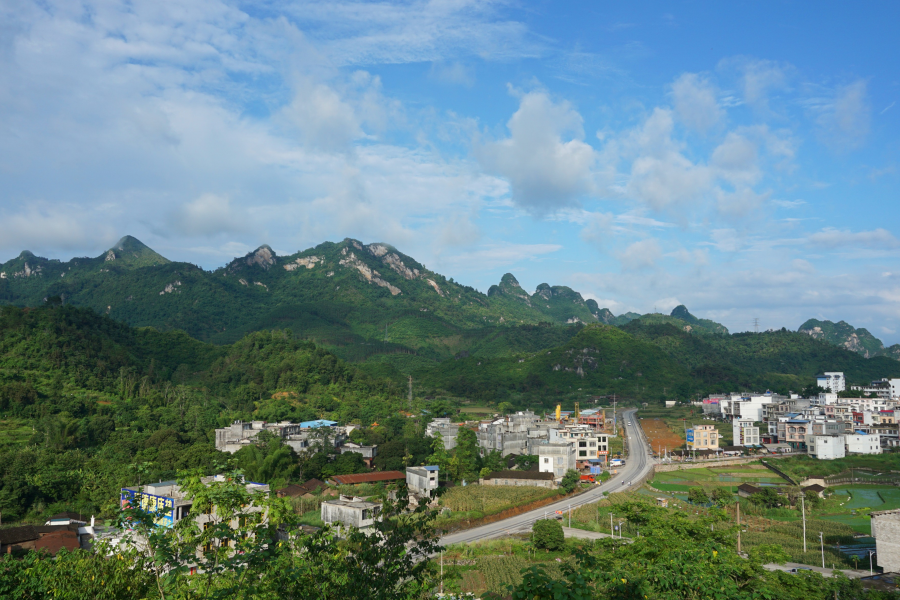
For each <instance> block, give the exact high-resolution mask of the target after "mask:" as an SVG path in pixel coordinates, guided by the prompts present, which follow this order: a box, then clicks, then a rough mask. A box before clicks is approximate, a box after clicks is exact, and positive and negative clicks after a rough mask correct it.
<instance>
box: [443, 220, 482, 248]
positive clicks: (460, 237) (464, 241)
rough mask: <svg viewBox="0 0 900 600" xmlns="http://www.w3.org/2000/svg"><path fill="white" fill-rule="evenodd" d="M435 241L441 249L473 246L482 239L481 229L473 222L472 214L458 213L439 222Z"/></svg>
mask: <svg viewBox="0 0 900 600" xmlns="http://www.w3.org/2000/svg"><path fill="white" fill-rule="evenodd" d="M436 233H437V234H436V236H435V242H436V245H437V247H438V248H439V249H440V250H443V249H445V248H459V247H462V246H471V245H473V244H475V243H477V242H478V241H479V240H480V239H481V229H480V228H479V227H478V225H476V224H475V223H473V222H472V215H468V214H462V213H457V214H453V215H450V216H449V217H447V218H442V219H441V220H440V222H439V223H438V227H437V232H436Z"/></svg>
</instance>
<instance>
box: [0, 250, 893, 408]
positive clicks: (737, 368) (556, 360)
mask: <svg viewBox="0 0 900 600" xmlns="http://www.w3.org/2000/svg"><path fill="white" fill-rule="evenodd" d="M0 302H2V303H6V304H13V305H18V306H41V305H43V304H45V303H62V304H65V305H74V306H82V307H88V308H91V309H93V310H94V311H95V312H97V313H101V314H105V315H108V316H109V317H111V318H112V319H114V320H116V321H120V322H123V323H127V324H128V325H130V326H132V327H138V328H143V327H152V328H154V329H155V330H158V331H160V332H172V331H176V330H182V331H184V332H186V333H187V334H188V335H189V336H191V337H192V338H194V339H196V340H199V341H203V342H207V343H211V344H213V346H210V347H215V345H220V346H221V345H228V344H234V343H236V342H238V341H240V340H243V339H244V338H246V336H248V335H249V334H251V333H252V332H255V331H261V330H282V331H288V332H290V333H291V334H292V336H293V337H294V338H297V339H304V340H308V341H311V342H314V343H315V344H316V346H318V347H322V348H327V349H328V350H329V351H331V352H334V354H336V355H337V356H338V357H340V358H342V359H344V360H349V361H351V362H355V363H357V364H358V365H359V368H361V369H362V370H363V371H364V372H366V373H368V374H369V375H371V376H376V377H382V378H385V377H386V378H388V379H391V380H393V381H395V382H397V383H398V384H401V383H402V382H403V381H404V380H405V378H406V377H407V376H409V375H412V376H413V377H415V379H416V381H417V385H418V386H421V388H422V389H423V390H424V392H425V393H427V394H441V393H444V392H449V393H452V394H457V395H461V396H471V397H479V398H484V399H486V400H493V399H497V398H500V397H517V396H521V397H523V398H525V397H528V398H532V400H533V399H534V398H536V397H544V396H547V395H548V394H549V395H551V396H554V397H555V396H559V395H568V394H571V395H574V396H577V395H578V394H579V393H581V394H587V393H591V394H608V393H616V394H620V395H621V394H626V395H631V396H634V397H639V398H641V399H650V400H652V399H662V398H665V397H670V396H675V397H683V398H684V397H690V396H692V395H695V394H697V393H702V392H705V391H710V392H718V391H732V390H742V389H764V388H772V389H779V390H782V391H786V390H788V389H792V390H795V391H798V390H800V389H802V388H803V387H804V386H806V385H808V384H809V382H810V381H809V380H810V379H811V378H812V377H814V376H815V375H816V373H817V372H820V371H823V370H835V369H837V370H844V371H845V372H847V373H848V377H850V378H851V380H852V381H854V382H856V381H866V380H868V379H872V378H877V377H888V376H894V374H895V373H896V374H897V375H900V364H898V363H897V362H894V361H890V360H888V359H887V356H890V349H884V348H883V347H882V346H880V342H878V341H877V340H875V339H874V338H872V336H871V334H869V333H868V332H867V331H865V330H853V329H852V328H850V327H849V326H847V325H846V324H844V323H839V324H838V325H837V326H834V327H833V328H831V329H829V328H828V325H832V324H830V323H828V322H824V323H820V322H813V321H810V322H808V323H807V324H805V326H806V325H810V327H809V329H810V332H811V333H810V332H808V331H804V329H806V327H804V328H801V332H788V331H785V330H782V331H781V332H767V333H764V334H735V335H732V334H730V333H729V331H728V329H727V328H726V327H724V326H723V325H721V324H719V323H716V322H714V321H711V320H709V319H701V318H698V317H696V316H695V315H693V314H691V312H690V311H689V310H688V309H687V307H685V306H683V305H681V306H678V307H676V308H675V309H674V310H673V311H672V312H671V313H670V314H661V313H651V314H646V315H638V314H636V313H625V314H623V315H619V316H616V315H614V314H613V313H612V312H611V311H610V310H609V309H607V308H601V307H600V306H599V305H598V304H597V303H596V301H594V300H592V299H588V300H585V299H584V298H583V297H582V296H581V294H579V293H578V292H576V291H574V290H572V289H571V288H568V287H565V286H552V285H549V284H546V283H543V284H541V285H539V286H538V287H537V289H536V290H535V291H534V292H533V293H529V292H528V291H526V290H524V289H523V288H522V286H521V285H520V284H519V282H518V281H517V280H516V278H515V277H514V276H513V275H512V274H510V273H507V274H506V275H504V276H503V277H502V278H501V280H500V282H499V283H498V284H497V285H494V286H491V288H490V289H489V290H488V293H487V294H483V293H481V292H479V291H477V290H475V289H473V288H471V287H469V286H466V285H462V284H460V283H458V282H455V281H453V280H452V279H447V278H446V277H444V276H443V275H441V274H439V273H436V272H434V271H431V270H429V269H428V268H427V267H425V265H423V264H421V263H420V262H418V261H416V260H415V259H413V258H412V257H410V256H407V255H405V254H403V253H401V252H399V251H398V250H397V249H395V248H393V247H392V246H389V245H387V244H380V243H376V244H363V243H361V242H359V241H357V240H352V239H345V240H343V241H342V242H339V243H332V242H326V243H323V244H320V245H318V246H316V247H315V248H310V249H308V250H304V251H302V252H298V253H296V254H292V255H290V256H284V257H282V256H278V255H277V254H276V253H275V252H274V251H273V250H272V249H271V248H270V247H268V246H262V247H260V248H258V249H257V250H255V251H254V252H251V253H249V254H247V255H246V256H243V257H240V258H236V259H234V260H233V261H231V262H230V263H228V264H227V265H225V266H224V267H221V268H219V269H216V270H213V271H206V270H203V269H201V268H199V267H197V266H195V265H192V264H189V263H184V262H172V261H169V260H167V259H166V258H164V257H162V256H160V255H159V254H157V253H156V252H154V251H153V250H151V249H150V248H148V247H147V246H145V245H144V244H142V243H141V242H140V241H138V240H136V239H134V238H132V237H125V238H123V239H122V240H121V241H120V242H119V243H118V244H116V245H115V246H114V247H113V248H111V249H110V250H109V251H107V252H105V253H104V254H102V255H101V256H99V257H96V258H75V259H72V260H70V261H68V262H60V261H58V260H48V259H45V258H40V257H36V256H34V255H33V254H32V253H30V252H23V253H22V254H20V255H19V256H18V257H17V258H15V259H13V260H11V261H9V262H7V263H5V264H3V265H0ZM817 327H818V328H819V329H818V330H817V329H816V328H817ZM839 327H846V328H847V329H848V330H849V331H848V332H847V333H846V335H845V337H846V336H856V337H855V338H853V339H859V340H861V341H860V344H861V345H863V346H864V345H865V344H867V343H869V341H870V340H874V341H875V342H876V343H878V344H879V346H878V347H877V348H876V347H874V346H873V347H872V348H871V349H869V351H868V354H866V353H861V352H859V351H858V350H859V349H858V348H857V347H856V346H854V345H853V344H849V345H848V344H846V343H843V344H838V345H836V342H835V339H843V338H841V337H840V335H843V334H841V333H840V332H838V333H834V334H833V335H832V333H833V332H834V331H838V328H839ZM820 330H821V332H822V334H821V335H820V333H819V331H820ZM841 331H843V330H841ZM829 335H832V337H831V338H830V337H828V336H829ZM834 336H837V337H836V338H835V337H834ZM839 346H840V347H839ZM204 347H206V346H204ZM866 356H868V357H871V358H869V360H868V361H867V360H866V358H864V357H866ZM885 361H887V362H885Z"/></svg>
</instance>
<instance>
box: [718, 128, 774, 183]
mask: <svg viewBox="0 0 900 600" xmlns="http://www.w3.org/2000/svg"><path fill="white" fill-rule="evenodd" d="M757 150H758V149H757V145H756V143H754V142H753V141H751V140H750V139H748V138H746V137H745V136H742V135H739V134H738V133H735V132H730V133H728V135H726V136H725V140H724V141H723V142H722V143H721V144H720V145H719V146H717V147H716V149H715V150H713V153H712V157H711V158H710V166H712V167H713V168H714V169H716V173H717V175H718V176H719V177H721V178H722V179H724V180H726V181H728V182H729V183H731V184H732V185H741V184H743V185H753V184H755V183H756V182H758V181H759V179H760V178H761V177H762V172H761V171H760V168H759V155H758V151H757Z"/></svg>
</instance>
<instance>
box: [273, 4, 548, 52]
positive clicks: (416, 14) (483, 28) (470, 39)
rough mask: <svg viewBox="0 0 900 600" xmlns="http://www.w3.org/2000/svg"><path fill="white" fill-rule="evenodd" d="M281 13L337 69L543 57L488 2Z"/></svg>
mask: <svg viewBox="0 0 900 600" xmlns="http://www.w3.org/2000/svg"><path fill="white" fill-rule="evenodd" d="M284 11H285V13H286V14H287V16H288V18H289V20H291V21H292V22H295V23H297V24H298V25H299V26H301V27H302V28H303V30H304V31H305V32H307V33H308V35H309V36H310V37H311V38H312V39H314V40H316V41H317V42H318V45H319V46H320V47H321V48H322V52H323V53H324V54H325V55H326V56H328V58H329V60H330V61H332V62H333V63H334V64H336V65H338V66H347V65H374V64H401V63H427V62H431V61H440V60H448V59H457V58H462V57H471V56H477V57H479V58H481V59H483V60H510V59H518V58H536V57H539V56H541V55H543V54H544V53H545V47H544V46H545V45H544V44H543V43H541V42H540V41H538V39H537V38H535V37H533V36H531V35H529V33H528V28H527V26H526V25H525V24H524V23H520V22H518V21H513V20H509V19H505V18H503V16H502V15H500V14H499V10H498V5H497V4H495V3H493V2H481V1H477V0H456V1H453V2H433V1H428V0H411V1H409V2H401V3H392V2H384V1H381V2H378V1H376V2H367V1H352V0H334V1H330V2H316V1H299V2H293V3H291V4H289V5H288V6H286V7H285V8H284Z"/></svg>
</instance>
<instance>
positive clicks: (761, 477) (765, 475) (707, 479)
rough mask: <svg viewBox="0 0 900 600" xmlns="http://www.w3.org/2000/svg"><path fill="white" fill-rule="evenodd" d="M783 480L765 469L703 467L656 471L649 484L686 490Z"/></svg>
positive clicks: (662, 487)
mask: <svg viewBox="0 0 900 600" xmlns="http://www.w3.org/2000/svg"><path fill="white" fill-rule="evenodd" d="M782 482H783V480H782V479H781V478H780V477H778V476H777V475H775V474H774V473H772V472H771V471H769V470H767V469H752V468H746V467H745V468H733V467H705V468H701V469H684V470H681V471H669V472H665V473H657V475H656V477H655V478H654V479H653V481H652V482H651V485H652V486H653V487H655V488H656V489H659V490H664V491H687V489H689V488H691V487H696V486H704V487H732V488H736V487H737V486H739V485H741V484H742V483H753V484H762V483H770V484H781V483H782Z"/></svg>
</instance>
